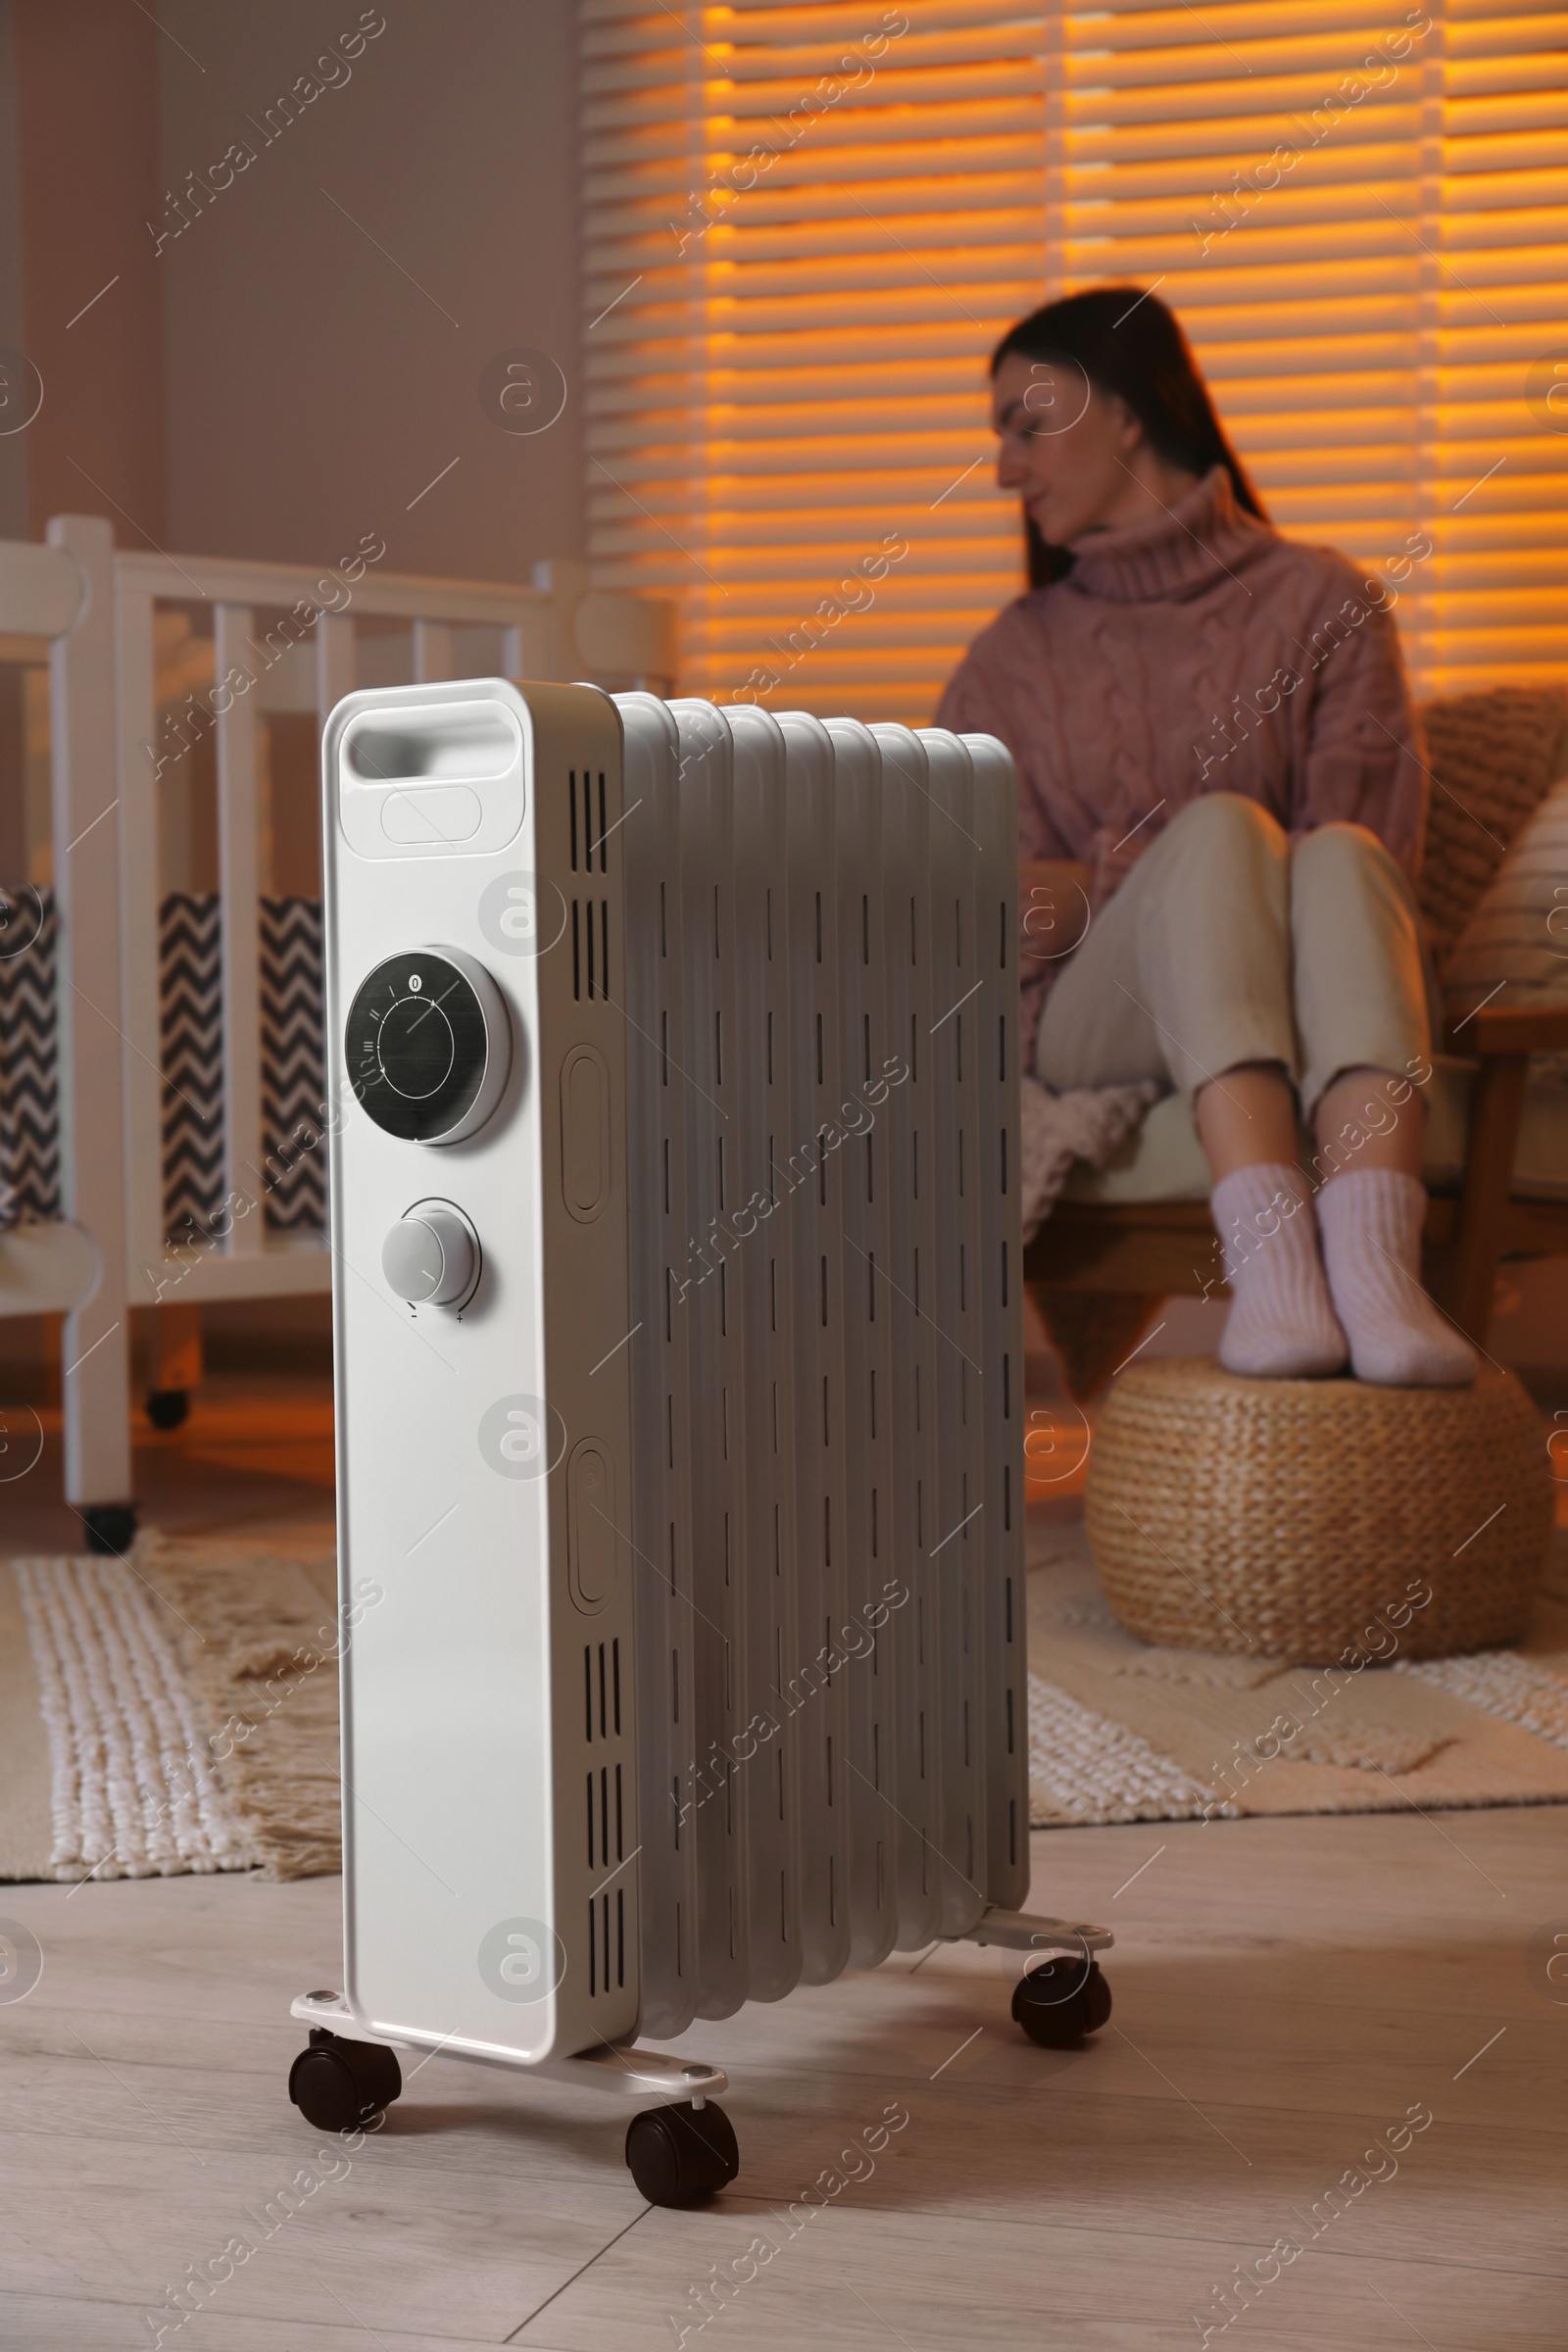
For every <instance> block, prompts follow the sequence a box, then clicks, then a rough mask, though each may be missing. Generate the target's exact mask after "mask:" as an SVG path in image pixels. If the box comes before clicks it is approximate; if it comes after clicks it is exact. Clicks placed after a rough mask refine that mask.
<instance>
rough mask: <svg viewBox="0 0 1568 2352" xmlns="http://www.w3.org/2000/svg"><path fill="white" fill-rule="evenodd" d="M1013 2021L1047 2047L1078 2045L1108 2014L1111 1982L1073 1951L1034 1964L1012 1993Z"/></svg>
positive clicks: (1059, 2047) (1093, 2032)
mask: <svg viewBox="0 0 1568 2352" xmlns="http://www.w3.org/2000/svg"><path fill="white" fill-rule="evenodd" d="M1012 2014H1013V2019H1014V2022H1015V2023H1016V2024H1018V2025H1020V2026H1022V2028H1023V2030H1024V2032H1025V2033H1026V2034H1028V2036H1029V2038H1030V2040H1031V2041H1037V2042H1038V2043H1039V2044H1040V2047H1041V2048H1042V2049H1043V2050H1076V2049H1077V2048H1078V2047H1079V2046H1080V2045H1081V2043H1082V2042H1083V2040H1084V2037H1085V2035H1086V2034H1098V2033H1099V2031H1100V2029H1101V2027H1102V2026H1103V2024H1104V2022H1105V2020H1106V2018H1107V2017H1109V2015H1110V1986H1109V1985H1107V1984H1106V1983H1105V1980H1104V1978H1103V1976H1102V1975H1101V1973H1100V1964H1099V1962H1098V1961H1095V1960H1091V1961H1090V1963H1089V1973H1088V1975H1087V1976H1085V1974H1084V1964H1083V1962H1082V1961H1081V1960H1079V1959H1077V1958H1075V1957H1074V1956H1073V1955H1071V1954H1062V1955H1058V1957H1057V1958H1056V1959H1054V1960H1048V1961H1047V1962H1046V1963H1045V1965H1044V1967H1043V1968H1036V1969H1031V1970H1030V1972H1029V1974H1028V1976H1026V1977H1024V1978H1022V1979H1021V1980H1020V1982H1019V1984H1018V1985H1017V1988H1016V1990H1015V1991H1014V1993H1013V1996H1012Z"/></svg>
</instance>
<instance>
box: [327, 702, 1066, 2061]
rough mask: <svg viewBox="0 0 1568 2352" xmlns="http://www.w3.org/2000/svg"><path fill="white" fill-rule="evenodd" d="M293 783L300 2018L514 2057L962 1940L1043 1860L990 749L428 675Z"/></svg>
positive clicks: (1000, 866) (1000, 865)
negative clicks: (314, 1182)
mask: <svg viewBox="0 0 1568 2352" xmlns="http://www.w3.org/2000/svg"><path fill="white" fill-rule="evenodd" d="M324 771H325V772H324V783H325V860H324V868H323V871H324V877H325V899H326V925H325V936H326V1008H327V1010H326V1018H327V1030H328V1068H329V1073H330V1085H331V1090H332V1099H333V1106H334V1107H333V1117H332V1122H331V1124H332V1140H331V1160H330V1168H331V1212H330V1213H331V1227H332V1246H333V1250H334V1252H335V1260H336V1263H335V1273H334V1286H333V1296H334V1328H335V1343H336V1385H337V1408H338V1420H337V1429H338V1437H337V1446H338V1512H339V1556H340V1576H341V1581H342V1592H343V1597H344V1603H345V1608H346V1610H348V1611H349V1613H350V1615H351V1617H352V1619H353V1620H354V1630H353V1632H352V1634H351V1636H350V1637H349V1641H348V1646H347V1649H346V1652H345V1656H344V1660H343V1669H342V1677H343V1786H344V1866H345V1922H346V1925H345V1946H346V1949H345V1986H344V1992H343V1996H342V2004H341V2007H340V2009H339V2010H338V2011H336V2012H334V2013H333V2014H335V2015H338V2016H340V2017H342V2018H344V2019H345V2020H347V2019H350V2018H351V2019H352V2020H353V2022H354V2025H355V2027H356V2028H357V2030H358V2031H359V2032H361V2033H362V2034H365V2035H367V2036H368V2037H370V2038H374V2039H382V2040H387V2041H392V2042H399V2043H406V2044H411V2045H421V2044H422V2045H425V2046H428V2047H435V2046H438V2045H439V2046H442V2047H445V2048H446V2049H447V2050H449V2051H451V2052H453V2053H454V2054H459V2055H463V2054H466V2055H468V2056H472V2057H476V2058H484V2059H490V2060H496V2061H500V2062H502V2063H509V2064H514V2065H522V2066H531V2065H539V2064H541V2063H543V2062H546V2061H552V2060H559V2059H561V2058H562V2057H564V2056H566V2055H569V2054H571V2053H574V2052H586V2051H590V2050H592V2049H595V2048H603V2047H604V2045H606V2044H616V2045H619V2044H624V2043H625V2042H627V2041H628V2040H629V2039H630V2038H631V2037H632V2035H633V2034H635V2033H636V2032H637V2031H638V2030H641V2031H642V2032H644V2033H647V2034H653V2035H656V2036H660V2037H668V2036H673V2035H676V2034H680V2033H682V2032H683V2031H684V2030H685V2029H686V2027H687V2026H689V2025H690V2023H691V2022H692V2020H693V2019H694V2018H696V2017H710V2018H711V2017H720V2016H724V2015H727V2014H728V2013H730V2012H731V2011H733V2010H734V2009H735V2008H737V2007H738V2006H739V2005H740V2003H741V2002H742V2001H745V2000H747V1999H776V1998H779V1997H780V1996H781V1995H783V1994H784V1993H787V1992H788V1991H789V1990H790V1989H791V1987H792V1986H793V1985H796V1984H798V1983H802V1982H806V1983H823V1982H825V1981H827V1980H828V1979H830V1978H832V1977H833V1976H835V1975H836V1974H837V1973H838V1972H839V1971H840V1970H842V1969H844V1968H845V1967H848V1966H852V1965H873V1964H875V1963H876V1962H877V1961H879V1960H881V1959H883V1958H885V1957H886V1955H887V1954H888V1953H889V1952H890V1951H891V1950H893V1949H894V1948H896V1947H902V1948H911V1947H913V1946H917V1945H921V1944H924V1943H927V1942H929V1941H930V1940H931V1939H932V1938H933V1937H935V1936H966V1935H977V1934H983V1931H984V1923H985V1920H986V1916H987V1914H988V1912H989V1913H990V1914H991V1915H992V1916H993V1917H994V1918H1000V1917H1001V1915H1003V1914H1006V1913H1011V1912H1012V1911H1014V1910H1015V1909H1016V1907H1017V1905H1018V1904H1019V1903H1020V1902H1021V1900H1022V1899H1023V1896H1024V1893H1025V1890H1026V1888H1027V1885H1028V1876H1029V1865H1028V1833H1027V1807H1026V1779H1025V1773H1026V1762H1025V1747H1026V1734H1025V1703H1026V1702H1025V1690H1026V1684H1025V1675H1024V1592H1023V1549H1022V1531H1023V1501H1024V1491H1023V1407H1022V1386H1021V1381H1022V1341H1021V1298H1022V1293H1021V1287H1020V1246H1019V1210H1018V1188H1017V1157H1016V1154H1017V1124H1018V1112H1017V1097H1018V1074H1017V1065H1016V1054H1015V1039H1016V1022H1017V996H1018V971H1017V962H1016V956H1017V867H1016V820H1015V783H1014V778H1013V773H1012V768H1011V763H1010V761H1009V760H1008V758H1007V756H1006V754H1005V752H1004V751H1003V749H1002V747H1001V746H1000V745H998V744H996V743H994V742H992V741H990V740H989V739H987V738H983V737H970V738H963V739H960V738H957V737H955V736H951V735H946V734H942V733H939V732H936V731H934V730H921V731H910V730H908V729H906V728H902V727H893V726H879V727H874V728H866V727H864V726H861V725H859V724H858V722H856V721H854V720H850V719H842V720H829V721H827V722H826V723H823V722H821V721H819V720H817V719H815V718H812V717H809V716H806V715H804V714H799V713H790V714H784V715H782V716H779V717H777V718H775V717H773V716H770V715H768V714H766V713H763V712H761V711H756V710H752V709H744V708H734V707H732V708H728V709H723V710H719V709H715V708H714V707H713V706H711V705H708V704H703V703H696V702H686V703H675V704H671V705H665V704H662V703H661V702H659V701H657V700H656V699H655V698H653V697H651V696H647V695H626V696H622V697H618V698H616V699H615V701H613V702H612V700H611V699H610V698H608V697H607V696H605V695H603V694H601V693H600V692H598V690H597V689H594V688H590V687H541V686H532V685H528V686H520V687H519V686H515V685H511V684H508V683H505V682H503V681H500V680H479V681H474V680H465V681H461V682H458V683H454V684H445V685H436V686H422V687H408V688H400V689H392V690H387V691H377V692H368V693H361V694H355V695H351V696H350V697H349V698H348V699H347V700H346V701H345V702H344V703H342V704H340V705H339V706H338V708H337V710H336V711H334V713H333V715H332V718H331V721H330V723H329V725H328V728H327V730H326V736H325V744H324ZM443 1024H444V1025H443ZM367 1595H368V1597H367ZM996 1939H998V1940H1002V1939H1004V1938H1003V1937H1002V1936H1000V1935H999V1936H997V1938H996ZM1035 1940H1037V1941H1038V1940H1039V1938H1038V1937H1037V1938H1035ZM322 1997H323V1998H324V1997H325V1996H322ZM306 2013H307V2011H306V2010H305V2009H303V2008H302V2009H301V2010H300V2014H302V2015H303V2014H306ZM322 2014H325V2012H324V2011H323V2012H322Z"/></svg>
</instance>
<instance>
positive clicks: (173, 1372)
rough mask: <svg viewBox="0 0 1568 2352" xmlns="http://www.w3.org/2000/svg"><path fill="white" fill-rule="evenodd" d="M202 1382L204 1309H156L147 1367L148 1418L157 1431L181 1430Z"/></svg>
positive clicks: (169, 1307)
mask: <svg viewBox="0 0 1568 2352" xmlns="http://www.w3.org/2000/svg"><path fill="white" fill-rule="evenodd" d="M201 1382H202V1310H201V1308H200V1307H199V1306H160V1307H155V1308H154V1309H153V1331H152V1348H151V1350H150V1353H149V1361H148V1367H147V1418H148V1420H149V1421H150V1422H151V1423H152V1425H153V1427H154V1429H178V1427H179V1425H180V1423H181V1422H182V1421H183V1420H184V1418H185V1415H186V1414H187V1412H189V1410H190V1392H191V1390H192V1389H199V1388H200V1387H201Z"/></svg>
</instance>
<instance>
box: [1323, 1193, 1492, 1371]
mask: <svg viewBox="0 0 1568 2352" xmlns="http://www.w3.org/2000/svg"><path fill="white" fill-rule="evenodd" d="M1426 1207H1427V1191H1426V1186H1425V1185H1424V1184H1423V1183H1422V1182H1421V1180H1420V1178H1419V1177H1418V1176H1402V1175H1400V1174H1399V1173H1398V1171H1397V1169H1394V1168H1357V1169H1355V1170H1353V1171H1352V1172H1351V1173H1350V1174H1348V1175H1343V1176H1332V1177H1330V1179H1329V1181H1328V1183H1327V1184H1325V1185H1324V1187H1323V1189H1322V1191H1321V1192H1320V1193H1319V1194H1318V1197H1317V1214H1318V1224H1319V1226H1320V1228H1321V1230H1322V1235H1323V1262H1324V1265H1325V1267H1326V1269H1327V1272H1328V1278H1329V1290H1330V1293H1331V1295H1332V1297H1333V1299H1334V1304H1335V1307H1336V1309H1337V1310H1338V1313H1339V1318H1340V1321H1341V1322H1342V1324H1343V1325H1344V1326H1345V1334H1346V1337H1347V1339H1348V1341H1349V1343H1350V1364H1351V1368H1352V1369H1353V1371H1354V1373H1355V1377H1356V1379H1357V1380H1375V1381H1379V1382H1382V1383H1383V1384H1384V1385H1385V1386H1387V1387H1390V1388H1412V1389H1456V1388H1462V1387H1463V1386H1464V1384H1465V1383H1466V1382H1467V1381H1471V1380H1474V1378H1475V1376H1476V1372H1477V1370H1478V1369H1479V1367H1478V1365H1477V1362H1476V1352H1475V1349H1474V1348H1472V1347H1471V1345H1470V1343H1469V1341H1468V1340H1467V1339H1466V1338H1465V1337H1464V1335H1463V1333H1462V1332H1460V1331H1457V1330H1455V1328H1454V1326H1453V1325H1452V1324H1451V1323H1449V1322H1448V1321H1446V1318H1445V1317H1444V1316H1443V1315H1441V1314H1440V1313H1439V1311H1438V1309H1437V1308H1436V1307H1435V1306H1434V1305H1433V1303H1432V1300H1431V1299H1429V1298H1428V1297H1427V1294H1426V1292H1425V1291H1424V1290H1423V1289H1422V1288H1421V1228H1422V1225H1423V1224H1424V1222H1425V1220H1426Z"/></svg>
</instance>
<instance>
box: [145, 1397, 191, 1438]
mask: <svg viewBox="0 0 1568 2352" xmlns="http://www.w3.org/2000/svg"><path fill="white" fill-rule="evenodd" d="M189 1411H190V1391H189V1390H188V1389H153V1390H151V1391H150V1392H149V1394H148V1397H147V1418H148V1420H149V1421H150V1422H151V1423H152V1425H153V1427H154V1429H178V1428H179V1427H180V1425H181V1423H182V1422H183V1421H184V1419H185V1416H186V1415H187V1414H188V1413H189Z"/></svg>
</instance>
